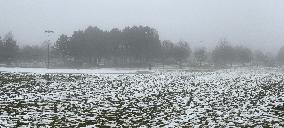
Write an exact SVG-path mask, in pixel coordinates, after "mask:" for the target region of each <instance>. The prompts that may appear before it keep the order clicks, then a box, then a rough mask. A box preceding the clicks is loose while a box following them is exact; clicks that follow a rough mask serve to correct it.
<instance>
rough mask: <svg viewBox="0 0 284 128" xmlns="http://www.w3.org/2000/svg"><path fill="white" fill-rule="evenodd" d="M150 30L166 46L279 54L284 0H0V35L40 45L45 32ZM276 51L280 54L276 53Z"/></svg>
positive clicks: (283, 40) (283, 42)
mask: <svg viewBox="0 0 284 128" xmlns="http://www.w3.org/2000/svg"><path fill="white" fill-rule="evenodd" d="M90 25H92V26H98V27H99V28H102V29H104V30H110V29H111V28H115V27H116V28H124V27H125V26H132V25H148V26H150V27H154V28H156V29H157V30H158V31H159V34H160V38H161V40H166V39H168V40H173V41H178V40H185V41H188V42H190V44H191V45H192V46H194V47H197V46H200V45H202V46H208V47H212V46H214V45H215V44H216V42H217V40H219V39H220V38H226V39H227V40H229V41H231V42H232V43H237V44H243V45H247V46H249V47H251V48H253V47H254V48H257V49H258V48H260V49H262V50H265V51H270V52H274V51H276V50H278V49H279V47H280V46H284V1H283V0H0V35H1V36H2V37H3V35H4V34H5V33H7V32H9V31H12V32H13V33H14V35H15V38H16V39H17V40H18V42H19V43H24V44H39V43H41V42H43V41H44V40H46V39H47V35H46V34H45V33H44V30H47V29H48V30H54V31H55V32H56V33H55V34H54V37H53V38H54V39H55V38H56V37H57V36H58V35H60V34H62V33H63V34H68V35H71V34H72V32H73V31H75V30H79V29H85V28H86V27H88V26H90ZM275 49H276V50H275Z"/></svg>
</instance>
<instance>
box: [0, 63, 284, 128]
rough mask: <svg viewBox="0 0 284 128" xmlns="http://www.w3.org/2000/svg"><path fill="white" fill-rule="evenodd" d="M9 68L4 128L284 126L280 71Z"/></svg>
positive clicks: (4, 76) (0, 99)
mask: <svg viewBox="0 0 284 128" xmlns="http://www.w3.org/2000/svg"><path fill="white" fill-rule="evenodd" d="M1 69H3V68H1ZM0 71H1V70H0ZM9 72H13V71H6V72H3V73H1V74H0V82H1V83H0V89H1V93H0V127H19V126H22V127H33V126H38V127H40V126H42V127H54V126H55V127H100V126H117V127H122V126H132V127H200V126H205V127H214V126H224V127H233V126H235V127H246V126H251V127H255V126H268V127H273V126H274V127H284V106H283V105H284V81H283V80H284V78H283V77H284V74H283V73H282V72H280V71H279V70H277V69H253V70H250V69H232V70H219V71H215V72H194V73H193V72H192V73H191V72H160V71H156V72H154V73H152V74H115V75H113V74H93V73H91V74H88V73H87V74H50V75H45V74H44V72H42V71H41V72H38V73H36V72H31V73H19V72H18V73H9ZM15 72H16V71H15ZM135 72H136V71H135ZM35 73H36V74H35ZM48 73H51V72H48ZM60 73H61V72H60ZM65 73H70V72H65ZM80 73H81V72H80Z"/></svg>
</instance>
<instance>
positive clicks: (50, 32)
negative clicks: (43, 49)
mask: <svg viewBox="0 0 284 128" xmlns="http://www.w3.org/2000/svg"><path fill="white" fill-rule="evenodd" d="M44 33H47V37H48V40H47V41H48V43H47V69H49V63H50V55H49V54H50V52H49V45H50V39H49V38H50V35H51V34H53V33H54V31H52V30H45V31H44Z"/></svg>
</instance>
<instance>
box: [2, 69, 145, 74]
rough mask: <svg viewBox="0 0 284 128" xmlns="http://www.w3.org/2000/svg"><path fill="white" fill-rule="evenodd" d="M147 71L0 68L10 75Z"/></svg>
mask: <svg viewBox="0 0 284 128" xmlns="http://www.w3.org/2000/svg"><path fill="white" fill-rule="evenodd" d="M147 71H148V70H147V69H127V68H99V69H47V68H17V67H16V68H14V67H13V68H11V67H0V72H11V73H36V74H46V73H52V74H54V73H55V74H56V73H57V74H59V73H65V74H132V73H137V72H138V73H139V72H147Z"/></svg>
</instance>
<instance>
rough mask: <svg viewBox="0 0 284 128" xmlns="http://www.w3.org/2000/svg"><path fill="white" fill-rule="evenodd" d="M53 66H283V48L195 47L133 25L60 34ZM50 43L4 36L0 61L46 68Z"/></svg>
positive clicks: (223, 42)
mask: <svg viewBox="0 0 284 128" xmlns="http://www.w3.org/2000/svg"><path fill="white" fill-rule="evenodd" d="M50 46H51V47H50V51H49V53H50V61H51V62H50V63H51V65H52V66H53V67H98V66H109V67H114V66H116V67H140V66H148V65H163V66H164V65H178V66H180V67H182V66H233V65H242V66H248V65H262V66H277V65H283V64H284V47H282V48H280V50H279V52H278V54H277V55H276V56H273V55H271V54H267V53H264V52H263V51H260V50H256V51H253V50H252V49H250V48H248V47H246V46H235V45H232V44H230V42H229V41H228V40H226V39H221V40H219V41H218V43H217V45H216V47H215V48H213V49H212V50H209V49H207V48H206V47H200V48H195V49H192V48H191V47H190V44H189V43H188V42H186V41H178V42H172V41H170V40H164V41H161V40H160V38H159V33H158V31H157V30H156V29H154V28H151V27H148V26H132V27H125V28H123V29H118V28H114V29H112V30H110V31H105V30H102V29H100V28H98V27H92V26H90V27H88V28H86V29H85V30H78V31H74V32H73V34H72V35H71V36H67V35H64V34H62V35H60V36H59V38H58V39H57V40H56V42H55V43H54V44H50ZM47 54H48V51H47V43H43V44H41V45H34V46H31V45H24V46H22V47H19V46H18V45H17V41H16V40H15V39H14V37H13V34H12V33H8V34H6V35H5V36H4V38H3V39H2V38H1V37H0V64H6V65H16V66H34V67H35V66H37V67H43V66H45V65H46V63H47Z"/></svg>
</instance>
